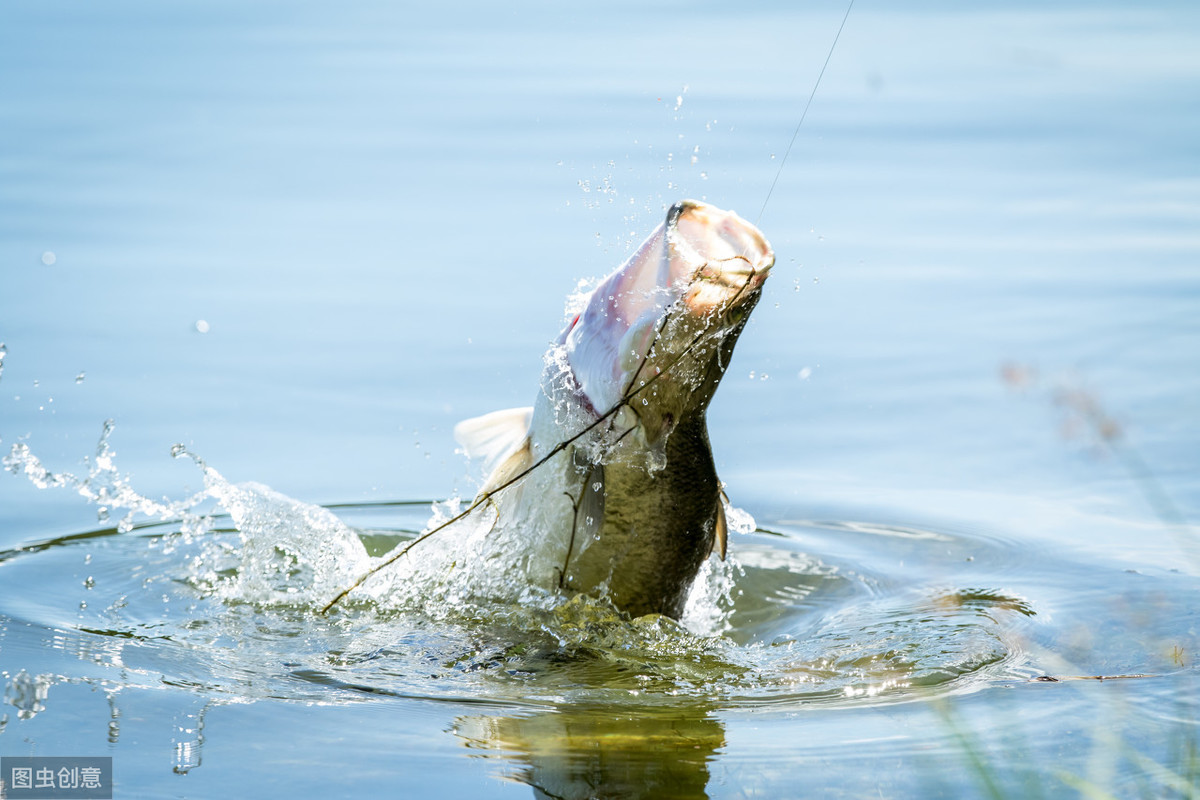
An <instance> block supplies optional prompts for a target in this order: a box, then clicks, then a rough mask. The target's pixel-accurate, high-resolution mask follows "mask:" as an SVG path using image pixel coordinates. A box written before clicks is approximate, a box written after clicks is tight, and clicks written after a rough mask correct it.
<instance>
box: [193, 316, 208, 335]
mask: <svg viewBox="0 0 1200 800" xmlns="http://www.w3.org/2000/svg"><path fill="white" fill-rule="evenodd" d="M210 329H211V328H210V326H209V324H208V320H203V319H198V320H196V332H197V333H208V332H209V330H210Z"/></svg>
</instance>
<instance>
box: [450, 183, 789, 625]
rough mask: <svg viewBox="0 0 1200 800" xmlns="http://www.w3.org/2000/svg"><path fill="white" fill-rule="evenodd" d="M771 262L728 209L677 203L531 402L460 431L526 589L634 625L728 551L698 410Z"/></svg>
mask: <svg viewBox="0 0 1200 800" xmlns="http://www.w3.org/2000/svg"><path fill="white" fill-rule="evenodd" d="M774 263H775V253H774V251H773V250H772V248H771V246H770V244H768V243H767V240H766V239H765V238H764V237H763V235H762V233H761V232H760V231H759V230H758V228H756V227H755V226H754V225H752V224H751V223H749V222H747V221H746V220H744V219H742V218H741V217H739V216H738V215H737V214H736V213H735V212H732V211H723V210H721V209H719V208H716V207H715V206H712V205H709V204H707V203H703V202H699V201H695V200H682V201H680V202H677V203H675V204H674V205H672V206H671V207H670V208H669V209H668V210H667V213H666V219H665V220H664V221H663V222H662V223H660V224H659V225H658V226H657V227H656V228H655V229H654V231H653V232H652V233H651V234H650V236H649V237H648V238H647V239H646V241H645V242H644V243H643V244H642V245H641V246H640V247H638V249H637V250H636V251H635V252H634V253H633V255H632V256H630V257H629V259H628V260H627V261H626V262H625V263H624V264H623V265H622V266H620V267H619V268H618V269H617V270H616V271H614V272H613V273H612V274H611V275H609V276H608V277H606V278H605V279H604V280H602V281H601V282H600V283H599V285H597V286H596V287H595V289H594V290H592V292H591V294H590V295H588V296H587V297H586V298H584V299H583V301H582V302H581V303H579V304H577V307H578V313H576V314H575V315H574V316H573V317H572V318H571V319H570V321H569V323H568V324H567V325H566V327H565V329H564V330H563V331H562V333H561V334H560V335H559V336H558V337H557V338H556V339H555V340H553V342H552V343H551V345H550V348H549V350H548V351H547V352H546V354H545V356H544V358H543V370H542V376H541V385H540V390H539V392H538V394H537V397H536V400H535V403H534V405H533V406H531V407H526V408H511V409H504V410H501V411H495V412H492V413H490V414H485V415H483V416H480V417H475V418H473V419H469V420H465V421H463V422H461V423H459V424H458V425H457V426H456V427H455V430H454V435H455V438H456V439H457V441H458V443H459V445H460V446H461V448H462V450H463V452H465V453H466V454H467V455H468V456H470V457H479V458H482V459H484V460H485V462H486V463H487V464H488V465H489V467H490V473H489V474H488V477H487V478H486V479H485V480H484V482H483V484H482V486H481V487H480V489H479V493H478V495H477V497H476V500H475V504H476V505H487V506H488V507H489V508H491V510H492V512H493V514H494V524H493V528H492V531H491V532H489V534H488V535H489V536H493V535H500V536H506V537H507V539H506V546H507V547H508V549H509V550H510V551H513V552H512V560H513V569H514V570H516V571H518V572H520V573H521V574H522V575H523V576H524V579H525V580H527V581H529V582H530V583H531V584H533V585H535V586H539V587H542V588H544V589H546V590H548V591H556V592H563V593H567V594H571V595H575V594H587V595H590V596H593V597H601V598H607V599H608V601H609V602H611V603H612V604H613V605H614V606H615V607H616V608H617V609H618V610H620V611H623V612H626V613H628V614H629V615H631V616H633V617H639V616H642V615H645V614H662V615H665V616H668V617H672V618H675V619H678V618H679V617H680V616H681V615H682V613H683V611H684V607H685V604H686V601H687V597H688V593H689V591H690V589H691V586H692V583H693V582H694V580H695V578H696V575H697V573H698V572H699V570H700V568H701V566H702V565H703V563H704V562H705V561H706V560H707V559H708V558H709V556H710V555H711V554H712V553H713V552H716V553H717V554H718V555H719V556H720V557H721V558H722V559H723V558H724V557H725V554H726V548H727V537H728V524H727V520H726V513H725V498H724V494H723V489H722V483H721V481H720V480H719V479H718V477H717V471H716V466H715V462H714V459H713V454H712V447H711V445H710V442H709V436H708V427H707V421H706V412H707V409H708V407H709V404H710V402H711V401H712V398H713V395H714V393H715V392H716V389H717V385H718V384H719V383H720V381H721V377H722V376H723V375H724V373H725V372H726V370H727V369H728V368H729V363H730V358H731V357H732V355H733V349H734V345H735V344H736V343H737V340H738V337H739V335H740V334H741V333H742V330H743V328H744V327H745V325H746V322H747V320H748V319H749V317H750V313H751V312H752V311H753V309H754V307H755V305H756V304H757V303H758V301H759V298H760V296H761V294H762V290H763V285H764V282H765V281H766V279H767V277H768V275H769V273H770V270H771V267H772V266H773V265H774ZM497 530H498V531H499V533H498V534H497V533H496V531H497Z"/></svg>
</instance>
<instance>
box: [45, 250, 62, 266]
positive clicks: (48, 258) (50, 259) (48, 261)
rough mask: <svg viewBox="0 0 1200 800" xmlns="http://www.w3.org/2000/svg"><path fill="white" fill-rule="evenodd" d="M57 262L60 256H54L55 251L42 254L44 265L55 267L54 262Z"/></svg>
mask: <svg viewBox="0 0 1200 800" xmlns="http://www.w3.org/2000/svg"><path fill="white" fill-rule="evenodd" d="M56 261H58V256H56V255H54V251H53V250H47V251H46V252H44V253H42V263H43V264H45V265H46V266H47V267H53V266H54V262H56Z"/></svg>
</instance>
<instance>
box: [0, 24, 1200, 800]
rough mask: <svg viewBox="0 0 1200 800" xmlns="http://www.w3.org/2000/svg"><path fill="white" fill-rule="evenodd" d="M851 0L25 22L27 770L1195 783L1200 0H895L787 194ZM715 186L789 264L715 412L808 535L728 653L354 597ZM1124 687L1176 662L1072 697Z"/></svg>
mask: <svg viewBox="0 0 1200 800" xmlns="http://www.w3.org/2000/svg"><path fill="white" fill-rule="evenodd" d="M844 11H845V6H843V5H837V4H825V3H817V4H810V5H805V6H799V7H796V6H792V5H787V4H761V5H758V6H756V7H753V8H750V9H737V10H734V9H732V8H727V7H722V6H718V5H713V4H701V5H696V4H688V5H682V4H667V5H662V6H658V7H656V8H655V9H646V8H643V7H641V6H640V5H636V4H623V5H617V6H613V5H608V6H605V7H603V8H599V7H598V8H592V9H576V8H565V7H559V6H555V5H550V4H532V5H526V6H521V7H515V8H514V7H500V6H496V7H493V6H490V5H471V4H459V5H456V6H442V7H438V8H436V9H434V8H424V9H417V8H412V7H404V6H393V5H390V4H376V3H370V2H363V3H355V4H351V5H350V6H343V7H339V8H338V9H336V10H335V9H332V8H322V7H319V6H317V5H314V4H303V3H301V4H295V3H288V4H284V3H260V4H254V5H252V6H246V5H245V4H237V3H204V4H199V3H184V4H173V5H172V6H170V7H169V8H167V7H158V6H152V5H148V4H145V3H140V2H113V3H106V4H103V5H94V4H84V3H66V2H64V3H55V4H44V3H23V2H10V3H7V4H5V6H4V8H3V9H2V10H0V342H2V343H3V348H0V353H3V355H2V356H0V452H3V454H5V455H6V456H10V458H9V462H8V465H9V466H11V467H12V468H13V469H14V470H15V471H16V472H18V473H21V474H20V475H9V474H4V475H0V478H3V480H0V588H2V589H3V591H0V677H2V678H3V681H4V684H5V689H4V698H5V703H6V705H5V706H3V709H4V710H2V711H0V752H2V753H3V754H5V755H112V756H113V758H114V768H115V774H116V779H117V782H118V793H119V795H120V796H122V797H142V796H144V797H158V796H180V797H205V796H213V795H215V794H218V793H221V792H225V793H235V794H248V793H256V794H283V793H285V792H295V793H301V792H305V793H311V792H313V791H314V790H316V791H319V792H324V793H334V794H348V793H350V792H379V791H392V792H395V791H404V792H411V793H413V794H417V793H421V794H434V793H436V794H438V795H442V796H449V797H457V796H466V795H468V794H470V795H472V796H477V795H479V794H480V793H481V792H482V793H484V794H485V795H487V796H499V795H511V796H522V797H527V796H529V795H530V793H531V787H532V791H533V792H535V793H538V792H540V793H541V794H540V795H538V796H558V797H567V796H579V797H585V796H589V795H591V794H596V795H600V796H604V795H605V794H608V795H611V796H627V795H630V794H638V793H642V794H645V795H646V796H656V797H661V796H680V797H697V796H709V797H736V796H795V795H797V794H803V793H806V792H808V793H812V794H823V795H836V794H839V793H840V794H843V795H845V796H880V795H882V796H885V797H906V796H922V797H925V796H938V795H940V796H950V797H957V796H964V795H965V796H970V795H972V794H986V793H988V791H989V790H988V782H989V781H992V782H995V783H998V784H999V790H1000V792H1001V793H1003V794H1011V795H1016V796H1026V795H1027V794H1028V793H1029V792H1031V791H1036V792H1040V793H1041V794H1043V795H1047V796H1050V795H1055V794H1060V793H1065V792H1067V791H1069V788H1068V787H1070V786H1072V785H1073V784H1072V781H1075V782H1076V784H1077V783H1078V781H1081V780H1083V781H1090V782H1091V783H1093V784H1095V785H1097V786H1102V787H1105V788H1106V789H1107V790H1109V791H1111V792H1112V793H1113V794H1114V795H1117V796H1127V795H1133V796H1138V795H1147V796H1156V794H1155V793H1156V792H1157V791H1158V790H1159V789H1161V788H1162V787H1172V786H1173V787H1174V788H1175V789H1176V790H1178V789H1179V787H1180V786H1181V785H1183V784H1181V783H1180V782H1181V781H1183V782H1186V781H1188V780H1192V781H1194V780H1195V779H1196V776H1197V774H1200V770H1198V769H1197V767H1196V765H1195V761H1194V760H1193V761H1192V762H1191V764H1190V765H1189V763H1187V761H1186V758H1185V757H1184V754H1186V752H1187V748H1188V747H1189V746H1190V747H1192V748H1194V747H1195V743H1196V741H1197V729H1196V720H1197V709H1196V701H1195V697H1196V696H1197V693H1196V685H1195V684H1196V678H1197V675H1196V671H1195V663H1196V657H1197V653H1198V652H1200V642H1198V637H1200V633H1198V631H1200V621H1198V620H1197V611H1196V609H1197V608H1200V604H1198V603H1197V600H1198V599H1200V582H1198V581H1197V576H1198V574H1200V555H1198V554H1197V547H1196V540H1195V536H1196V534H1195V531H1194V529H1193V528H1192V527H1189V526H1188V524H1187V523H1189V522H1191V521H1192V520H1194V519H1195V518H1196V515H1197V512H1198V511H1200V469H1197V466H1198V465H1197V462H1196V455H1195V454H1196V453H1197V452H1200V435H1198V431H1200V426H1197V424H1196V422H1197V417H1198V411H1200V408H1198V407H1197V400H1196V398H1197V397H1200V325H1198V324H1197V320H1198V319H1200V314H1198V311H1200V308H1198V305H1200V302H1198V299H1200V293H1198V289H1200V271H1198V270H1197V263H1198V261H1197V257H1198V255H1200V238H1198V237H1197V233H1196V232H1197V230H1198V227H1197V223H1198V222H1200V153H1198V151H1197V147H1196V144H1195V143H1196V142H1197V141H1200V107H1198V106H1197V104H1196V103H1195V91H1194V87H1195V86H1196V85H1197V79H1198V78H1200V57H1197V55H1196V53H1197V52H1200V49H1198V48H1197V44H1198V43H1197V34H1196V31H1198V30H1200V19H1198V17H1197V11H1196V9H1195V8H1193V7H1192V6H1191V5H1189V4H1184V3H1167V2H1163V3H1153V4H1148V5H1146V4H1144V5H1141V6H1139V7H1137V8H1131V7H1126V6H1125V5H1123V4H1099V5H1097V4H1086V5H1080V4H1074V3H1062V4H1054V5H1050V6H1047V5H1045V4H1016V5H1014V4H1011V3H1009V4H984V5H979V4H976V5H973V6H971V7H970V8H965V7H961V6H960V5H957V4H941V3H922V4H917V5H914V6H909V7H907V8H905V9H896V8H891V7H886V8H885V7H874V6H870V5H859V6H856V7H855V8H854V10H853V11H852V13H851V16H850V18H849V20H848V22H847V24H846V28H845V31H844V32H843V34H842V37H841V39H840V40H839V43H838V46H837V49H836V51H835V52H834V54H833V57H832V59H831V61H830V65H829V68H828V70H827V71H826V73H825V77H824V79H823V81H822V84H821V86H820V89H819V91H818V93H817V95H816V99H815V101H814V103H813V106H812V109H811V110H810V112H809V115H808V118H807V120H806V121H805V123H804V127H803V128H801V130H800V133H799V136H798V137H797V139H796V144H795V148H794V149H793V150H792V152H791V153H790V155H789V156H788V161H787V163H786V165H785V167H784V169H783V171H782V173H780V175H779V182H778V185H777V186H776V188H775V190H774V193H773V194H772V196H771V199H770V201H769V203H767V205H766V207H765V208H763V202H764V199H765V198H766V195H767V189H768V187H769V186H770V185H771V181H772V180H773V178H774V177H775V175H776V172H777V171H778V169H779V166H780V161H781V159H782V158H783V156H784V152H785V150H786V148H787V144H788V140H789V139H790V137H791V135H792V132H793V130H794V129H795V125H796V123H797V121H798V120H799V115H800V112H801V111H802V109H803V106H804V102H805V101H806V100H807V97H808V94H809V92H810V91H811V89H812V86H813V82H814V80H815V79H816V76H817V74H818V72H819V71H820V69H821V65H822V63H823V62H824V59H825V56H826V53H827V51H828V48H829V45H830V43H831V42H832V41H833V37H834V34H835V33H836V31H837V29H838V25H839V24H840V22H841V19H842V14H843V13H844ZM688 196H690V197H697V198H700V199H706V200H708V201H710V202H712V203H715V204H717V205H719V206H721V207H724V208H734V209H737V210H738V211H739V212H741V213H742V214H743V215H744V216H746V217H747V218H749V219H751V220H755V219H757V220H758V222H759V224H760V226H761V227H762V229H763V231H764V233H765V234H766V235H767V237H768V238H769V240H770V241H771V243H772V244H773V245H774V247H775V250H776V252H777V254H778V258H779V261H778V264H777V267H776V271H775V274H774V275H773V277H772V278H771V280H770V281H769V282H768V284H767V289H766V294H765V296H764V298H763V301H762V302H761V303H760V305H759V307H758V309H757V311H756V312H755V315H754V317H753V319H752V320H751V323H750V325H749V327H748V329H747V331H746V333H745V334H744V335H743V336H742V338H741V341H740V343H739V345H738V352H737V355H736V358H735V360H734V362H733V365H732V367H731V370H730V372H729V373H728V374H727V375H726V377H725V380H724V382H723V385H722V388H721V389H720V391H719V392H718V394H717V397H716V400H715V402H714V405H713V407H712V409H711V411H710V415H709V418H710V429H711V435H712V439H713V447H714V451H715V455H716V459H717V465H718V470H719V473H720V475H721V478H722V479H723V480H724V481H725V482H726V484H727V490H728V493H729V495H730V497H731V499H732V500H733V503H734V505H735V506H737V507H739V508H741V509H744V510H746V511H747V512H749V513H750V514H752V515H753V517H754V519H755V520H756V522H757V525H758V529H759V530H758V531H757V532H754V533H746V534H738V535H735V536H734V537H733V538H732V541H731V543H730V552H731V560H730V562H729V563H728V564H727V565H724V566H721V565H715V564H714V567H713V569H712V572H711V575H709V576H708V577H706V579H705V583H704V584H703V586H702V590H703V591H701V592H700V593H699V594H698V595H697V600H696V603H695V605H694V607H693V612H692V614H691V615H690V616H689V617H688V618H686V619H685V625H684V626H683V627H679V626H674V625H672V624H670V623H665V622H650V621H642V622H635V621H629V620H623V619H620V618H618V617H616V616H615V615H613V614H612V613H611V611H608V610H607V609H605V608H604V607H603V605H602V604H589V603H576V604H570V605H560V604H557V603H556V602H555V601H552V600H547V599H545V598H543V600H544V601H545V602H542V603H535V604H533V605H531V606H529V607H508V606H492V607H488V606H485V605H471V604H467V605H465V606H461V607H458V608H457V609H455V608H451V607H450V606H451V605H452V604H439V603H438V601H437V600H436V598H435V599H434V600H431V602H430V603H429V604H425V605H423V606H419V607H414V606H412V605H409V606H405V605H404V604H403V603H399V602H389V601H388V599H387V597H386V596H384V595H380V596H379V597H376V598H375V600H371V599H370V598H365V597H364V598H360V599H359V600H357V601H356V602H355V603H352V604H351V605H349V606H347V607H346V608H345V609H343V610H341V611H339V612H338V613H336V614H334V615H332V616H330V617H327V618H326V617H321V616H319V615H317V614H316V613H315V598H316V596H317V595H320V596H322V597H323V596H326V595H324V594H321V592H320V591H317V590H318V589H321V590H323V589H325V588H326V587H327V586H329V585H331V583H334V582H336V581H337V580H338V578H339V574H340V573H339V572H338V569H339V567H338V566H337V563H336V559H333V560H328V559H326V560H322V556H323V555H324V553H323V551H322V546H321V545H323V544H327V543H328V542H331V541H340V542H348V541H350V539H349V538H348V537H355V539H358V538H361V539H362V540H363V541H364V542H365V543H366V545H367V549H368V550H369V551H370V552H371V553H372V554H378V553H379V552H381V551H382V550H383V549H386V548H387V547H388V546H391V545H393V544H395V543H396V542H399V541H403V540H404V539H406V538H408V537H411V536H412V535H413V533H414V532H415V531H417V530H419V529H420V528H421V527H422V526H423V525H424V524H425V522H426V520H427V518H428V516H429V513H430V505H431V502H432V501H433V500H435V499H438V500H440V499H443V498H447V497H452V496H459V495H469V494H470V493H471V491H472V489H473V487H474V485H475V483H474V481H475V480H476V479H477V477H478V476H477V474H476V472H475V471H473V469H472V467H470V466H469V465H467V464H466V463H465V462H464V461H463V459H462V458H461V457H460V456H458V455H456V454H455V453H454V444H453V441H452V439H451V436H450V429H451V428H452V426H453V424H454V423H455V422H457V421H458V420H460V419H462V418H465V417H469V416H472V415H475V414H479V413H484V412H487V411H490V410H493V409H496V408H504V407H509V406H515V405H525V404H528V403H530V402H531V401H532V398H533V393H534V391H535V390H536V382H537V377H538V374H539V372H540V367H541V362H540V359H541V354H542V351H543V350H544V348H545V344H546V342H547V341H548V340H550V339H551V338H552V337H553V336H554V335H555V334H556V333H557V332H558V329H559V327H560V325H561V323H562V309H563V302H564V298H565V296H566V295H568V294H569V293H570V292H572V291H574V290H575V288H576V286H577V283H578V281H579V280H580V279H584V278H594V277H597V276H600V275H602V274H604V273H606V272H607V271H609V270H610V269H611V268H612V267H613V266H615V265H616V264H617V263H619V262H620V261H621V260H622V259H623V258H624V256H625V255H626V254H627V253H628V252H629V250H630V249H631V247H632V246H633V245H634V244H636V242H637V241H640V239H641V238H642V237H643V236H644V235H645V234H646V233H647V232H648V231H649V230H650V228H652V227H653V226H654V225H655V224H657V222H658V221H659V219H660V217H661V214H662V209H663V206H664V204H668V203H670V202H672V201H673V200H675V199H678V198H680V197H688ZM1006 365H1007V371H1005V367H1006ZM1005 376H1007V379H1006V377H1005ZM1087 402H1092V403H1094V404H1095V405H1094V406H1088V405H1086V403H1087ZM1089 408H1099V409H1100V410H1101V411H1102V413H1103V415H1105V416H1106V417H1107V418H1110V419H1111V420H1112V422H1113V423H1115V424H1116V425H1117V426H1119V435H1113V436H1110V438H1109V439H1108V440H1105V439H1104V438H1103V436H1100V435H1098V434H1097V431H1098V430H1099V429H1098V428H1097V426H1096V424H1095V422H1094V419H1089V418H1088V417H1087V416H1086V414H1085V413H1084V412H1087V411H1088V410H1089ZM109 419H112V420H114V421H115V427H114V429H113V430H112V432H111V433H110V434H108V435H107V436H105V438H104V440H103V441H104V443H105V448H106V449H104V450H103V452H101V453H100V455H99V456H98V455H97V442H98V441H100V440H101V437H102V435H103V429H104V423H105V420H109ZM1104 430H1108V431H1110V433H1111V432H1112V430H1113V429H1112V428H1104ZM176 444H182V445H185V446H186V448H187V450H189V451H190V452H192V453H195V454H197V455H198V456H199V457H201V458H202V459H203V460H204V461H205V462H206V463H207V464H208V465H210V466H211V467H212V468H214V469H215V470H217V472H218V473H219V476H221V481H222V482H220V483H213V482H212V480H210V482H209V483H207V484H206V482H205V476H204V473H203V471H202V470H201V469H200V468H199V467H198V466H197V464H196V463H195V462H194V461H193V460H191V459H189V458H173V457H172V455H171V449H172V446H173V445H176ZM14 447H15V448H16V449H15V450H14ZM26 448H27V449H26ZM85 457H86V458H88V459H89V460H88V462H87V463H85V462H84V459H85ZM33 458H36V459H37V460H38V461H39V463H41V464H42V465H44V466H45V468H46V469H48V470H49V472H50V473H51V474H50V475H40V476H39V475H37V474H35V475H33V477H34V478H35V479H36V480H30V479H29V477H30V476H29V475H28V474H26V470H25V468H26V467H27V466H29V465H31V464H32V463H33V462H32V460H31V459H33ZM101 467H103V468H101ZM98 468H100V469H99V471H97V469H98ZM67 472H69V473H71V474H72V475H74V476H75V477H76V478H78V479H79V480H80V481H81V480H83V479H84V477H85V476H88V475H89V474H93V475H94V476H95V480H94V482H93V483H91V484H89V485H88V487H87V488H85V491H84V494H90V495H91V496H92V500H91V501H89V499H88V498H87V497H80V496H79V495H80V493H79V491H78V485H77V482H73V481H71V480H68V479H67V478H65V477H61V476H62V475H63V473H67ZM55 475H58V476H60V479H59V480H57V481H56V480H55V479H54V476H55ZM1147 476H1149V477H1147ZM247 482H253V483H254V484H257V485H259V486H260V487H270V488H269V489H267V488H252V487H247V486H245V484H246V483H247ZM54 483H59V484H63V485H62V486H59V487H58V488H55V487H54V486H51V485H49V484H54ZM39 484H41V485H45V486H46V488H39ZM104 487H107V488H108V489H109V490H110V494H109V495H107V496H104V497H101V498H99V502H96V500H97V493H98V491H99V489H100V488H104ZM214 487H217V488H216V489H214ZM238 487H241V488H238ZM114 495H119V496H117V497H114ZM1164 498H1165V499H1164ZM192 501H194V502H192ZM151 502H153V503H159V504H160V505H161V506H162V507H161V508H154V507H153V506H152V505H151ZM410 503H411V504H410ZM321 504H324V505H327V506H331V508H330V509H329V510H327V511H326V512H321V511H319V510H318V509H319V507H320V506H321ZM131 509H140V512H139V513H136V514H134V516H133V517H131V518H128V519H127V517H126V515H127V514H128V513H129V511H130V510H131ZM1181 523H1182V524H1181ZM130 526H132V527H130ZM309 534H311V536H310V538H307V539H306V538H305V536H306V535H309ZM284 539H286V540H287V541H288V542H291V545H290V546H291V549H290V550H289V551H288V553H290V556H289V555H287V553H281V552H280V551H277V550H276V549H275V548H274V546H273V545H274V543H275V542H279V541H282V540H284ZM259 556H261V558H258V560H255V558H257V557H259ZM289 559H290V560H289ZM324 568H328V569H329V570H330V572H329V573H328V574H327V573H322V572H320V569H324ZM401 594H402V592H401ZM1100 675H1108V676H1114V675H1147V676H1150V677H1139V678H1127V679H1122V680H1106V681H1103V682H1101V681H1096V680H1062V681H1059V682H1056V683H1051V682H1043V681H1033V680H1032V679H1034V678H1037V677H1041V676H1056V677H1060V678H1069V677H1085V678H1090V677H1095V676H1100ZM978 763H982V764H984V765H986V766H985V767H984V768H983V769H982V770H981V769H978V768H976V767H975V766H973V765H974V764H978ZM1031 787H1032V788H1031Z"/></svg>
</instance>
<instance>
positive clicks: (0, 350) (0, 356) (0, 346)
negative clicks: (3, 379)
mask: <svg viewBox="0 0 1200 800" xmlns="http://www.w3.org/2000/svg"><path fill="white" fill-rule="evenodd" d="M6 355H8V348H7V347H5V346H4V342H0V375H3V374H4V357H5V356H6Z"/></svg>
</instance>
